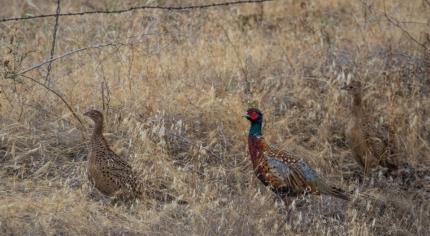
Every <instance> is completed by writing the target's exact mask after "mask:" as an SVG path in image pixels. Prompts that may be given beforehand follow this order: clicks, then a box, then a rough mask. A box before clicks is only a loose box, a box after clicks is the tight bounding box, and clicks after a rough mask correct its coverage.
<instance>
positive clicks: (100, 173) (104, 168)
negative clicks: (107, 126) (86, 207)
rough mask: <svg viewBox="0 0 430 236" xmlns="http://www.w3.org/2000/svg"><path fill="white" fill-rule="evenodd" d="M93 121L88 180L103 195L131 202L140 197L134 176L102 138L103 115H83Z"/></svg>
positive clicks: (93, 111) (88, 113) (95, 112)
mask: <svg viewBox="0 0 430 236" xmlns="http://www.w3.org/2000/svg"><path fill="white" fill-rule="evenodd" d="M84 115H85V116H88V117H89V118H91V119H92V120H93V121H94V129H93V134H92V136H91V139H90V152H89V154H88V170H87V171H88V179H89V180H90V182H91V184H92V185H93V186H94V187H95V188H97V189H98V190H99V191H100V192H102V193H103V194H105V195H108V196H113V197H115V198H118V199H120V200H126V201H127V200H132V199H135V198H137V197H139V196H141V194H142V193H141V192H140V191H139V189H138V183H137V179H136V175H135V174H134V173H133V170H132V169H131V166H130V165H129V164H128V163H127V162H126V161H125V160H123V159H121V158H120V157H119V156H118V155H116V154H115V153H114V152H113V151H112V150H111V149H110V147H109V145H108V144H107V142H106V140H105V138H104V136H103V115H102V113H101V112H100V111H97V110H89V111H87V112H85V113H84Z"/></svg>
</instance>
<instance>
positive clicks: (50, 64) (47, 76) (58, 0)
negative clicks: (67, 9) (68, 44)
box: [45, 0, 61, 84]
mask: <svg viewBox="0 0 430 236" xmlns="http://www.w3.org/2000/svg"><path fill="white" fill-rule="evenodd" d="M60 12H61V8H60V0H57V11H56V15H55V25H54V32H52V46H51V53H50V57H49V59H51V60H52V58H53V57H54V52H55V42H56V41H57V30H58V20H59V18H60V17H59V15H60ZM52 62H53V61H50V62H49V63H48V71H47V72H46V77H45V83H47V84H49V74H50V73H51V70H52Z"/></svg>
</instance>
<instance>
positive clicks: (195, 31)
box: [0, 0, 430, 235]
mask: <svg viewBox="0 0 430 236" xmlns="http://www.w3.org/2000/svg"><path fill="white" fill-rule="evenodd" d="M145 2H148V4H161V5H162V4H166V5H169V4H178V5H182V4H189V3H193V2H194V3H200V1H191V0H190V1H174V0H171V1H169V0H167V1H131V0H129V1H110V0H108V1H62V7H61V10H62V11H63V12H67V11H80V10H91V9H101V8H102V9H118V8H125V7H127V6H131V5H136V4H145ZM213 2H217V1H213ZM0 3H2V4H3V5H4V6H7V7H3V8H2V9H1V10H0V13H1V15H2V17H3V16H5V17H6V16H24V15H32V14H33V15H38V14H42V13H46V12H55V9H56V5H55V4H54V2H52V1H42V0H37V1H36V0H34V1H13V2H10V1H0ZM54 22H55V19H54V18H45V19H37V20H29V21H19V22H7V23H1V24H0V60H1V64H0V73H1V77H0V121H1V122H0V165H1V167H0V178H1V182H0V234H2V235H23V234H32V235H61V234H65V235H97V234H110V235H190V234H193V235H296V234H303V235H346V234H348V235H428V234H430V231H429V229H428V225H429V224H430V215H429V214H430V204H429V201H428V199H429V194H430V193H429V192H430V184H429V183H430V173H429V172H430V171H429V167H430V146H429V145H430V118H429V117H430V116H429V114H430V99H429V98H430V86H429V84H430V69H429V68H430V61H429V58H430V54H429V53H430V51H429V50H430V49H429V44H430V41H429V34H430V26H429V22H430V5H429V4H428V1H422V0H413V1H400V0H394V1H388V0H386V1H382V0H377V1H361V0H356V1H338V0H330V1H322V0H321V1H312V3H310V2H308V1H295V0H291V1H290V0H285V1H283V0H279V1H273V2H270V3H265V4H264V5H263V7H260V6H259V5H243V6H235V7H229V8H223V7H220V8H214V9H207V10H198V11H182V12H167V11H157V10H152V11H134V12H130V13H124V14H118V15H85V16H79V17H61V18H60V19H59V28H58V32H57V34H58V35H57V42H56V50H55V55H63V54H66V53H68V52H70V51H73V50H76V49H79V48H88V49H87V50H82V51H80V52H77V53H74V54H71V55H68V56H66V57H64V58H61V59H59V60H57V61H55V62H54V63H53V64H52V71H51V72H50V80H51V83H50V84H49V85H45V84H44V79H45V76H46V72H47V71H46V66H42V67H40V68H38V69H36V70H31V71H29V72H27V73H25V76H27V77H23V76H19V75H18V74H19V73H20V72H22V71H25V70H26V69H28V68H31V67H32V66H34V65H37V64H38V63H41V62H43V61H45V60H46V59H47V58H49V55H50V50H51V40H52V35H51V34H52V29H53V24H54ZM411 37H412V38H413V39H414V40H415V41H414V40H412V39H411ZM100 45H105V46H103V47H101V46H100ZM347 77H353V78H354V79H359V80H361V81H363V83H364V84H365V85H366V92H365V95H364V102H365V104H366V107H367V108H368V109H370V110H371V111H372V114H374V119H375V120H377V121H378V122H380V123H381V124H387V125H390V126H392V127H393V128H394V129H395V131H396V133H397V135H398V138H399V140H400V141H399V142H400V143H401V149H402V150H403V152H404V158H405V159H406V160H407V161H408V162H409V163H410V164H411V165H412V166H413V167H414V168H415V170H416V172H417V180H416V181H414V182H413V183H411V184H408V185H406V186H405V185H401V184H400V182H399V181H398V180H396V179H390V178H386V177H384V176H382V175H380V174H379V172H377V171H376V172H375V173H374V174H373V175H372V176H371V178H369V179H367V180H366V181H365V182H364V183H363V184H360V183H358V182H357V179H356V178H355V177H354V175H355V173H356V172H357V170H359V168H358V165H357V164H356V163H355V162H354V160H353V159H352V157H351V152H350V150H349V148H348V146H347V144H346V143H345V134H344V129H345V123H346V119H347V117H348V109H347V106H348V104H349V97H348V96H347V95H346V94H343V93H341V91H340V90H339V86H340V85H341V84H340V81H341V80H342V79H343V78H347ZM35 81H36V82H35ZM37 82H38V83H37ZM44 86H45V87H46V86H49V88H50V89H51V91H48V90H47V89H46V88H45V87H44ZM53 91H54V92H55V93H57V94H55V93H54V92H53ZM60 97H62V98H63V99H64V101H62V100H61V99H60ZM249 101H255V102H256V103H257V104H258V105H259V107H260V108H261V109H262V110H263V111H264V112H265V117H266V123H265V127H264V133H265V136H266V138H267V139H268V140H269V142H270V143H273V144H277V145H278V146H279V147H283V148H287V147H288V148H290V149H294V150H296V151H297V152H300V153H302V154H303V155H305V156H306V157H307V159H306V161H307V162H308V163H309V164H310V165H312V166H313V167H315V168H316V169H317V170H318V172H320V173H323V175H324V176H325V177H326V178H327V179H329V180H330V181H331V182H333V183H336V185H338V186H340V187H343V188H345V189H349V190H351V191H353V190H356V189H359V190H360V191H362V192H366V193H368V194H372V195H374V196H377V197H378V198H379V199H385V200H387V207H386V208H385V209H383V210H381V207H380V206H379V205H378V204H377V203H374V202H366V201H364V202H363V201H360V200H357V201H356V202H354V203H345V202H342V201H340V200H337V199H333V198H330V197H315V196H311V197H306V198H304V199H302V200H299V201H298V202H299V203H300V204H297V206H296V207H293V208H292V209H289V210H286V209H284V208H283V207H282V204H280V202H278V200H277V199H276V198H275V197H274V196H273V194H272V193H271V192H270V191H268V190H266V189H265V188H264V186H262V185H261V184H260V183H259V181H258V180H257V179H256V178H255V177H254V175H253V172H252V169H251V165H250V160H249V157H248V153H247V149H246V140H247V139H246V138H247V132H248V123H247V121H246V120H243V118H242V117H241V114H242V113H243V112H244V111H245V110H246V108H247V107H248V102H249ZM64 102H67V103H68V104H69V106H70V108H71V109H73V111H74V112H76V114H77V115H78V116H79V118H80V119H81V120H82V121H83V124H80V123H79V121H78V120H77V119H76V118H75V117H74V116H73V114H72V113H71V111H70V110H69V109H68V108H67V106H66V105H65V103H64ZM88 108H98V109H100V110H103V112H104V114H105V116H106V123H107V124H106V131H105V132H106V134H105V135H106V136H107V138H108V140H109V142H110V143H111V144H112V147H113V149H114V150H115V151H116V152H117V153H118V154H120V155H121V156H122V157H124V158H126V159H127V160H128V161H129V162H130V163H132V166H133V168H134V169H136V170H137V171H138V172H139V173H141V177H142V178H144V179H147V180H148V181H151V182H153V183H160V184H163V185H168V187H169V188H170V189H172V190H174V192H176V193H177V194H178V195H180V196H183V197H184V198H186V199H190V204H189V205H187V206H182V205H177V204H174V203H173V204H166V205H163V204H159V203H157V202H155V201H151V200H148V203H146V202H144V203H139V204H136V205H134V206H132V207H128V206H124V205H121V204H120V205H113V204H111V203H110V200H109V199H105V198H103V197H100V196H93V195H92V194H90V191H89V188H88V181H87V178H86V175H85V167H86V154H87V142H88V136H89V131H90V129H88V127H89V124H90V122H88V120H86V119H85V118H84V117H83V116H82V113H83V112H84V111H85V110H87V109H88ZM388 200H390V201H395V202H399V203H401V205H400V206H399V205H395V204H394V205H393V204H389V202H390V201H388ZM299 205H300V206H299Z"/></svg>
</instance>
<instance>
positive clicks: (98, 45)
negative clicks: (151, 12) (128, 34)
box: [16, 34, 149, 75]
mask: <svg viewBox="0 0 430 236" xmlns="http://www.w3.org/2000/svg"><path fill="white" fill-rule="evenodd" d="M148 35H149V34H148ZM133 43H136V42H132V43H123V42H109V43H102V44H96V45H91V46H88V47H84V48H78V49H75V50H72V51H69V52H66V53H64V54H62V55H59V56H56V57H53V58H52V59H48V60H46V61H44V62H41V63H39V64H36V65H34V66H31V67H30V68H27V69H24V70H22V71H20V72H18V73H17V74H16V75H23V74H25V73H27V72H29V71H32V70H35V69H38V68H40V67H42V66H44V65H46V64H48V63H51V62H53V61H56V60H59V59H62V58H64V57H67V56H70V55H73V54H76V53H78V52H82V51H86V50H89V49H100V48H105V47H115V46H126V45H129V44H133Z"/></svg>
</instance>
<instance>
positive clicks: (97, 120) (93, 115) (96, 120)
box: [84, 110, 103, 124]
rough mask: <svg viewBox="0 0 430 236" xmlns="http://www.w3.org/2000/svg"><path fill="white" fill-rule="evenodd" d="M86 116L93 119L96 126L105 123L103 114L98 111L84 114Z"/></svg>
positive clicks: (89, 111)
mask: <svg viewBox="0 0 430 236" xmlns="http://www.w3.org/2000/svg"><path fill="white" fill-rule="evenodd" d="M84 116H88V117H89V118H91V119H92V120H93V121H94V123H95V124H102V123H103V114H102V113H101V112H100V111H98V110H88V111H87V112H85V113H84Z"/></svg>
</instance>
